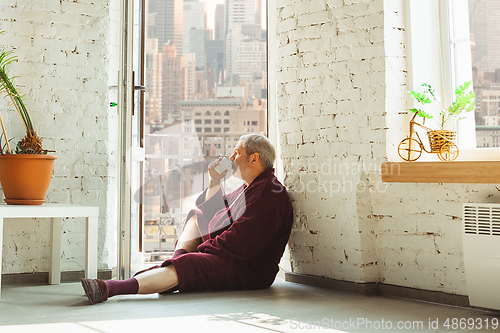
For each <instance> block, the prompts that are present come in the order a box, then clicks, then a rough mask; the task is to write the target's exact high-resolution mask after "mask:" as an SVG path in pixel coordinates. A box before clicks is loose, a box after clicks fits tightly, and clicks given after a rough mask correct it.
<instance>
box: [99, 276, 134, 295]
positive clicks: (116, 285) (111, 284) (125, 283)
mask: <svg viewBox="0 0 500 333" xmlns="http://www.w3.org/2000/svg"><path fill="white" fill-rule="evenodd" d="M104 283H105V284H106V287H107V288H108V297H112V296H116V295H131V294H137V293H138V292H139V282H137V280H136V279H135V278H130V279H127V280H121V281H115V280H108V281H104Z"/></svg>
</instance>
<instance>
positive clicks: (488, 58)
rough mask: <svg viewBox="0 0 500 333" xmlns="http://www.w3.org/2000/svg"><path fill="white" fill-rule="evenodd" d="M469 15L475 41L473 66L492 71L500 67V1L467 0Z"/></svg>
mask: <svg viewBox="0 0 500 333" xmlns="http://www.w3.org/2000/svg"><path fill="white" fill-rule="evenodd" d="M469 17H470V32H471V34H472V35H473V40H474V42H475V48H474V63H473V66H474V67H477V68H478V69H479V70H480V71H482V72H494V71H495V70H496V69H499V68H500V38H499V35H498V34H499V33H500V20H499V19H498V18H499V17H500V1H497V0H469Z"/></svg>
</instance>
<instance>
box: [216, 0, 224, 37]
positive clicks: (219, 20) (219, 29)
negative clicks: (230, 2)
mask: <svg viewBox="0 0 500 333" xmlns="http://www.w3.org/2000/svg"><path fill="white" fill-rule="evenodd" d="M225 36H226V28H225V19H224V5H222V4H219V5H216V6H215V20H214V39H215V40H224V37H225Z"/></svg>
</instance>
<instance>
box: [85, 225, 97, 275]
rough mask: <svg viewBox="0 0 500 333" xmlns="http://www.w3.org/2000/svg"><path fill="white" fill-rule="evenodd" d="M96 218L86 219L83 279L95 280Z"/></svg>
mask: <svg viewBox="0 0 500 333" xmlns="http://www.w3.org/2000/svg"><path fill="white" fill-rule="evenodd" d="M97 220H98V219H97V217H88V218H87V227H86V237H85V238H86V241H87V246H86V251H85V277H86V278H87V279H97V239H98V226H97Z"/></svg>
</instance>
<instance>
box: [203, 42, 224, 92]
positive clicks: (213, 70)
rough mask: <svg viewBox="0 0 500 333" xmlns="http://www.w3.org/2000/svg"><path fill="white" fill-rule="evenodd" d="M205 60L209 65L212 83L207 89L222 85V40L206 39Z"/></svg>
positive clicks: (209, 79)
mask: <svg viewBox="0 0 500 333" xmlns="http://www.w3.org/2000/svg"><path fill="white" fill-rule="evenodd" d="M207 62H208V64H209V66H210V77H209V78H208V81H209V82H211V83H212V86H211V87H209V89H214V88H215V87H216V86H219V85H222V82H223V81H222V80H223V76H224V41H223V40H219V39H215V40H207Z"/></svg>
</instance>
